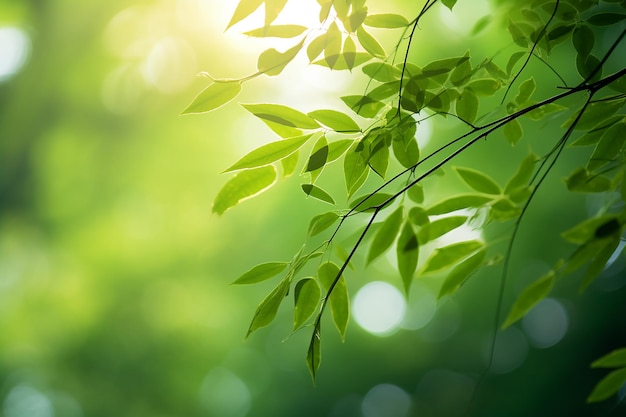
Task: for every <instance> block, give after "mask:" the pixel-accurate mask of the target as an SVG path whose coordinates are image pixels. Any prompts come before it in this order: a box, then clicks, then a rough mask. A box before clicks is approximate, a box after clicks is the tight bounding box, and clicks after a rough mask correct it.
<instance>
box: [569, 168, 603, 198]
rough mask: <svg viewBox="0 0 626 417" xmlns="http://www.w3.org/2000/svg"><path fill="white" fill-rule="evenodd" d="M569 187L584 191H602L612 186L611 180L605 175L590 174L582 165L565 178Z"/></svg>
mask: <svg viewBox="0 0 626 417" xmlns="http://www.w3.org/2000/svg"><path fill="white" fill-rule="evenodd" d="M565 184H566V185H567V189H568V190H570V191H578V192H583V193H601V192H604V191H608V190H609V189H610V188H611V180H610V179H609V178H607V177H605V176H603V175H590V174H589V172H588V171H587V170H586V169H585V168H583V167H580V168H578V169H577V170H576V171H574V172H572V173H571V174H570V176H569V177H567V179H566V180H565Z"/></svg>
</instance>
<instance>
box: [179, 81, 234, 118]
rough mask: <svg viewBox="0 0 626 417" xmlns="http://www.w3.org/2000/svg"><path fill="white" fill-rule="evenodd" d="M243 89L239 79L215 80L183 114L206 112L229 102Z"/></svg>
mask: <svg viewBox="0 0 626 417" xmlns="http://www.w3.org/2000/svg"><path fill="white" fill-rule="evenodd" d="M240 91H241V83H240V82H239V81H229V82H214V83H213V84H211V85H209V86H208V87H206V88H205V89H204V90H202V91H201V92H200V93H199V94H198V95H197V96H196V98H194V99H193V101H192V102H191V104H190V105H189V106H187V108H186V109H185V110H183V112H182V114H196V113H205V112H209V111H211V110H215V109H217V108H218V107H221V106H223V105H224V104H226V103H228V102H229V101H231V100H232V99H234V98H235V97H237V95H238V94H239V92H240Z"/></svg>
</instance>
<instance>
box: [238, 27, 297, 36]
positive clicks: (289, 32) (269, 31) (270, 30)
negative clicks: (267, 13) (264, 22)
mask: <svg viewBox="0 0 626 417" xmlns="http://www.w3.org/2000/svg"><path fill="white" fill-rule="evenodd" d="M306 29H307V28H306V26H300V25H275V26H265V27H262V28H258V29H253V30H250V31H248V32H244V35H248V36H253V37H255V38H294V37H296V36H298V35H301V34H302V33H303V32H304V31H305V30H306Z"/></svg>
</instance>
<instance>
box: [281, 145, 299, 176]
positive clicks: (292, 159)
mask: <svg viewBox="0 0 626 417" xmlns="http://www.w3.org/2000/svg"><path fill="white" fill-rule="evenodd" d="M299 153H300V152H298V151H296V152H294V153H292V154H291V155H289V156H288V157H286V158H283V159H281V160H280V165H281V166H282V167H283V178H287V177H289V176H291V175H292V174H293V173H294V172H295V171H296V168H297V167H298V160H299V159H300V155H299Z"/></svg>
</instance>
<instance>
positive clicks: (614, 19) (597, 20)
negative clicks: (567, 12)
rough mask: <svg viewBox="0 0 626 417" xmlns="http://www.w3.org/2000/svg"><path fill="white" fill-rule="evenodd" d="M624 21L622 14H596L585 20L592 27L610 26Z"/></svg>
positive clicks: (624, 15)
mask: <svg viewBox="0 0 626 417" xmlns="http://www.w3.org/2000/svg"><path fill="white" fill-rule="evenodd" d="M625 19H626V14H624V13H610V12H609V13H598V14H594V15H593V16H590V17H588V18H587V22H588V23H589V24H591V25H594V26H611V25H614V24H616V23H619V22H621V21H622V20H625Z"/></svg>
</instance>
